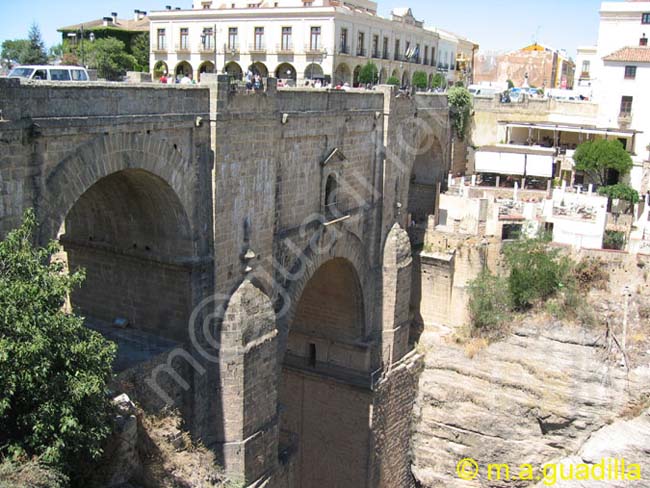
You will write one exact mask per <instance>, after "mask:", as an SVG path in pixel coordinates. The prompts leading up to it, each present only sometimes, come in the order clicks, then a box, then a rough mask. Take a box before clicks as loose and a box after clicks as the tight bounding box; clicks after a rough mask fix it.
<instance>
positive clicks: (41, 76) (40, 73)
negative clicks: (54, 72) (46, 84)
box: [32, 69, 86, 81]
mask: <svg viewBox="0 0 650 488" xmlns="http://www.w3.org/2000/svg"><path fill="white" fill-rule="evenodd" d="M74 71H80V70H74ZM74 71H73V73H74ZM32 79H33V80H47V71H46V70H44V69H37V70H36V72H35V73H34V76H32ZM73 79H75V80H77V81H79V78H74V76H73ZM83 81H86V79H85V78H84V79H83Z"/></svg>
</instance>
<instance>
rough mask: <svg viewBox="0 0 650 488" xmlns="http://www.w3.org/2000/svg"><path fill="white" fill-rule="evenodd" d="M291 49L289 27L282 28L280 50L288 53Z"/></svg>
mask: <svg viewBox="0 0 650 488" xmlns="http://www.w3.org/2000/svg"><path fill="white" fill-rule="evenodd" d="M292 47H293V46H292V44H291V27H283V28H282V45H281V48H282V50H283V51H289V50H290V49H291V48H292Z"/></svg>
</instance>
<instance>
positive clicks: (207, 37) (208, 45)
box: [201, 27, 214, 51]
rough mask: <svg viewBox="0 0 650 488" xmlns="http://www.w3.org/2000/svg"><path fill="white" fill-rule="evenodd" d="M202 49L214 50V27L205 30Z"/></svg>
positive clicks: (202, 36)
mask: <svg viewBox="0 0 650 488" xmlns="http://www.w3.org/2000/svg"><path fill="white" fill-rule="evenodd" d="M201 47H202V48H203V50H205V51H207V50H210V49H214V32H213V31H212V27H206V28H204V29H203V35H201Z"/></svg>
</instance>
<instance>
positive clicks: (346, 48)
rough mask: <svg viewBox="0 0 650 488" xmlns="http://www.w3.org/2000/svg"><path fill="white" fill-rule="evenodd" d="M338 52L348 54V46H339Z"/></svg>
mask: <svg viewBox="0 0 650 488" xmlns="http://www.w3.org/2000/svg"><path fill="white" fill-rule="evenodd" d="M339 54H350V46H340V47H339Z"/></svg>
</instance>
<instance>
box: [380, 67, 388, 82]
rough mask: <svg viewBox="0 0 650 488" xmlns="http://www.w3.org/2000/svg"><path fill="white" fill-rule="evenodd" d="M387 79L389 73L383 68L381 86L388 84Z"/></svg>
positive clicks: (381, 70)
mask: <svg viewBox="0 0 650 488" xmlns="http://www.w3.org/2000/svg"><path fill="white" fill-rule="evenodd" d="M387 79H388V72H387V71H386V68H381V69H380V70H379V84H380V85H382V84H384V83H386V80H387Z"/></svg>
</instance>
